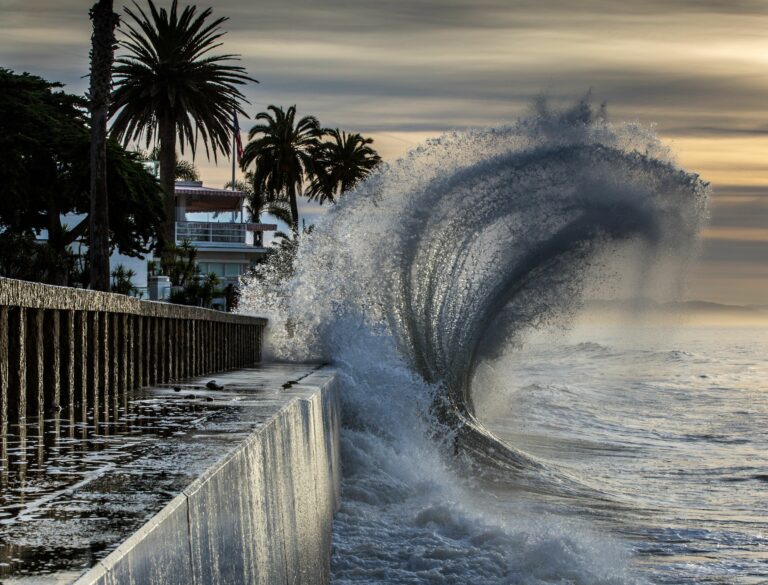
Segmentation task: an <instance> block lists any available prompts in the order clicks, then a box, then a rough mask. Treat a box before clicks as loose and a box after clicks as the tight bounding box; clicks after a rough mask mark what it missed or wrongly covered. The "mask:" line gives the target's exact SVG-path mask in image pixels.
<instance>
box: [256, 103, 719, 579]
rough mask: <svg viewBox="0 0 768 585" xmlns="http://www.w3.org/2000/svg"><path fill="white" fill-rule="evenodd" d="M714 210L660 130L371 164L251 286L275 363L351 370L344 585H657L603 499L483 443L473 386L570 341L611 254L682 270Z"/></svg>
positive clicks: (478, 143) (490, 440)
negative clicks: (484, 374)
mask: <svg viewBox="0 0 768 585" xmlns="http://www.w3.org/2000/svg"><path fill="white" fill-rule="evenodd" d="M706 198H707V186H706V184H704V183H703V182H702V181H700V180H699V178H698V177H697V176H696V175H693V174H689V173H686V172H685V171H683V170H681V169H679V168H678V167H677V166H676V165H675V163H674V161H673V159H672V157H671V155H670V153H669V151H668V149H667V148H666V147H665V146H663V145H662V144H661V143H660V142H659V140H658V139H657V138H656V137H655V135H654V134H653V132H652V131H651V130H649V129H648V128H644V127H641V126H638V125H635V124H620V125H615V124H611V123H609V122H608V121H607V120H606V119H605V116H604V114H603V112H602V111H599V110H597V111H596V110H595V109H593V108H592V107H591V106H590V105H589V104H588V103H587V102H586V101H584V102H580V103H579V104H577V105H576V106H575V107H573V108H571V109H569V110H567V111H563V112H553V111H550V110H548V109H547V107H546V106H545V105H544V104H543V103H541V104H537V105H536V107H534V108H533V109H532V111H531V114H530V115H529V116H528V117H526V118H524V119H521V120H520V121H518V122H517V123H516V124H514V125H511V126H505V127H501V128H492V129H484V130H477V131H470V132H462V133H453V134H448V135H445V136H442V137H440V138H438V139H435V140H432V141H429V142H428V143H426V144H425V145H423V146H422V147H419V148H418V149H416V150H414V151H412V152H411V153H409V155H408V156H406V157H405V158H403V159H402V160H399V161H397V162H396V163H394V164H392V165H391V166H388V167H386V168H383V169H381V170H380V171H379V172H377V173H376V174H375V175H374V176H373V177H371V178H370V179H369V180H368V181H366V182H365V183H364V184H362V185H360V186H359V187H358V188H357V189H356V190H355V191H354V192H353V193H350V194H347V195H345V196H344V197H343V198H342V200H341V202H340V203H339V204H337V205H336V206H335V207H333V208H332V209H331V210H330V211H329V213H328V214H327V215H326V216H325V217H324V218H322V219H321V220H320V222H319V223H318V225H317V227H316V229H315V231H314V232H313V233H312V234H311V235H305V236H303V237H302V242H301V246H300V249H299V253H298V256H297V258H296V265H295V267H296V270H295V275H294V276H293V277H292V278H290V279H288V280H280V279H279V278H277V277H276V274H275V273H274V272H272V271H271V269H270V268H266V269H265V270H264V271H263V275H262V278H256V279H252V280H251V281H250V282H248V283H247V284H246V286H245V287H244V291H243V296H242V299H241V307H242V310H243V311H245V312H249V313H256V314H260V315H264V316H267V317H268V318H269V319H270V329H269V338H268V348H267V350H268V351H269V352H272V354H273V355H274V356H275V357H277V358H280V359H301V360H306V359H322V360H326V361H328V362H331V363H332V364H333V365H334V366H335V367H336V368H337V369H338V371H339V376H340V381H341V389H342V400H343V409H344V410H343V412H344V430H343V433H342V443H343V444H342V447H343V464H344V483H343V490H344V491H343V494H344V497H343V506H342V509H341V511H340V513H339V514H338V517H337V519H336V522H335V529H334V530H335V541H334V542H335V551H334V559H333V568H334V580H335V582H337V583H352V582H361V583H376V582H380V583H525V584H543V583H583V584H593V585H594V584H603V583H604V584H608V583H642V582H645V581H644V577H643V576H642V574H641V573H640V572H638V570H637V568H636V567H635V566H634V565H633V562H632V560H631V559H632V553H633V549H632V546H630V545H629V544H627V543H626V542H625V541H624V540H623V539H621V538H620V537H618V536H615V535H612V534H611V533H610V531H605V530H604V527H603V525H602V524H600V522H602V520H601V518H602V517H603V516H604V510H605V509H606V508H610V507H611V506H612V504H611V500H612V496H611V494H610V493H604V492H603V491H602V490H601V489H600V488H599V487H597V488H596V487H595V486H589V485H584V484H583V483H582V482H580V481H579V479H578V478H577V477H575V476H574V475H573V474H572V473H570V472H568V471H567V470H565V469H561V468H559V467H558V466H556V465H552V464H549V463H547V462H545V461H544V460H542V459H541V458H540V457H538V456H534V455H533V454H531V453H528V452H526V451H525V450H524V449H522V448H519V447H518V446H516V445H514V444H512V443H511V442H510V443H507V442H504V441H502V440H500V439H499V438H498V437H497V436H495V435H494V434H492V433H491V432H489V431H488V430H486V429H485V427H484V426H483V425H482V424H481V422H479V421H478V420H477V418H476V413H475V409H474V406H473V393H474V391H475V390H473V387H472V380H473V379H474V378H475V376H476V372H477V371H478V368H479V367H480V366H481V364H484V363H488V362H489V361H492V360H498V359H499V358H500V357H502V356H504V355H510V352H511V351H513V348H515V347H519V346H520V344H521V343H523V342H524V340H525V337H526V336H527V335H528V334H529V333H530V332H531V331H535V330H537V329H539V328H542V327H545V326H549V325H552V324H567V323H568V321H569V319H570V317H571V316H572V315H573V314H574V313H575V312H576V311H577V310H578V308H579V306H580V303H581V299H582V293H583V292H584V291H585V290H586V289H590V288H593V287H594V286H595V282H594V279H596V278H611V277H612V275H613V271H614V270H615V267H611V266H609V264H610V260H611V258H613V257H617V255H619V256H620V255H621V254H622V253H623V252H624V251H626V250H628V249H631V250H633V251H634V252H633V254H634V256H635V257H637V258H641V259H642V260H641V261H640V262H639V263H638V265H637V266H636V267H634V268H635V269H636V270H638V271H640V272H643V271H649V270H651V268H652V266H653V265H654V264H655V263H656V262H659V261H661V260H663V261H665V262H669V261H670V260H671V261H673V262H680V263H681V264H684V263H685V261H687V259H688V258H690V256H691V255H692V254H694V253H695V250H696V236H697V233H698V230H699V229H700V226H701V223H702V221H703V218H704V213H705V206H706ZM601 275H602V276H601ZM672 288H675V287H672ZM495 383H498V380H497V381H496V382H495ZM502 386H503V384H502ZM485 390H487V388H486V389H485ZM499 395H500V396H503V392H501V391H499ZM485 403H486V404H487V401H486V402H485ZM582 500H583V502H582ZM601 510H603V511H601Z"/></svg>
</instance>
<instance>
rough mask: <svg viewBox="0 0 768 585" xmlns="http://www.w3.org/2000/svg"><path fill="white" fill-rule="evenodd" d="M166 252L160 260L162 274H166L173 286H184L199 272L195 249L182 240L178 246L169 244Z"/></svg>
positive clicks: (187, 241)
mask: <svg viewBox="0 0 768 585" xmlns="http://www.w3.org/2000/svg"><path fill="white" fill-rule="evenodd" d="M167 252H168V254H167V255H166V256H164V257H163V258H162V260H161V264H162V269H163V274H165V275H166V276H168V278H169V279H170V281H171V284H172V285H173V286H186V285H187V284H189V283H191V282H192V281H194V279H195V277H196V276H197V275H198V274H199V272H200V269H199V268H198V267H197V262H196V260H197V249H196V248H195V247H194V246H193V245H192V244H191V243H190V242H189V240H184V241H183V242H182V243H181V244H179V245H178V246H175V245H174V246H169V247H168V249H167Z"/></svg>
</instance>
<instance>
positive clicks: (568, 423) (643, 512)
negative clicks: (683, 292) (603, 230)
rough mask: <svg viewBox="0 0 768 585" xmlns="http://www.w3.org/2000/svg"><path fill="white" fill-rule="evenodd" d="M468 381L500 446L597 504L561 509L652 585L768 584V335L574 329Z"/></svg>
mask: <svg viewBox="0 0 768 585" xmlns="http://www.w3.org/2000/svg"><path fill="white" fill-rule="evenodd" d="M533 337H534V338H532V339H529V340H528V342H527V343H526V344H525V346H524V347H523V348H521V349H520V350H519V351H516V352H510V353H509V354H507V355H505V356H504V357H502V358H499V359H498V360H495V361H494V362H492V363H486V364H484V365H483V366H482V368H481V369H480V370H479V371H478V375H477V378H476V380H475V385H474V387H475V388H476V394H475V405H476V409H477V413H478V417H479V418H480V419H481V420H482V421H483V422H484V423H485V424H486V425H487V427H488V428H489V429H490V430H491V432H493V433H494V435H496V436H497V437H499V438H500V439H501V440H503V441H505V442H507V443H509V444H512V445H515V446H517V447H518V448H520V449H522V450H524V451H525V452H527V453H529V454H532V455H535V456H536V457H537V458H538V459H539V460H540V461H542V462H544V463H545V464H546V465H547V466H550V467H552V468H556V469H558V470H560V471H562V472H566V473H568V474H569V475H570V476H571V477H573V478H576V479H577V480H578V481H579V482H580V483H581V484H583V485H586V486H589V487H590V488H592V489H593V490H595V492H597V493H600V494H602V495H603V496H604V497H605V504H606V505H605V506H601V507H600V508H601V509H600V510H597V509H595V507H593V506H591V505H590V503H589V502H575V503H573V504H571V505H570V507H572V510H573V511H574V512H576V513H577V514H579V515H583V516H586V517H595V516H599V518H596V522H595V523H596V525H598V526H601V527H603V528H604V529H605V530H606V531H607V533H610V534H612V535H615V537H616V538H619V539H620V540H621V541H622V542H623V543H624V544H625V546H627V547H629V549H630V550H631V551H632V561H631V566H632V569H633V571H636V574H637V575H638V576H642V577H643V578H645V579H648V580H649V581H650V582H653V583H670V584H672V583H744V584H746V583H765V582H767V581H768V498H767V497H766V496H767V495H768V433H767V432H766V429H768V363H766V359H765V356H766V355H768V327H766V326H763V327H760V326H756V327H731V328H728V327H714V326H707V327H695V326H683V327H662V326H639V325H637V324H634V325H626V324H625V325H613V326H581V327H577V328H575V329H574V330H573V331H571V332H569V333H568V334H567V335H566V334H554V335H551V334H550V335H539V336H538V338H537V339H536V338H535V337H537V336H533Z"/></svg>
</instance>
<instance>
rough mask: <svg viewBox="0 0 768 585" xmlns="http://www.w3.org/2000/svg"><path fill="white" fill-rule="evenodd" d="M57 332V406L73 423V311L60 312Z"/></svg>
mask: <svg viewBox="0 0 768 585" xmlns="http://www.w3.org/2000/svg"><path fill="white" fill-rule="evenodd" d="M59 331H60V335H59V339H60V341H59V347H60V348H61V362H60V374H59V380H60V382H61V390H60V393H59V404H60V406H61V408H62V409H63V410H64V411H65V413H66V416H67V418H68V419H69V420H70V421H73V419H74V415H75V311H72V310H69V311H61V313H60V315H59Z"/></svg>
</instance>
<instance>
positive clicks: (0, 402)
mask: <svg viewBox="0 0 768 585" xmlns="http://www.w3.org/2000/svg"><path fill="white" fill-rule="evenodd" d="M9 333H10V332H9V330H8V307H0V439H1V440H3V441H5V440H6V438H7V437H8V392H9V391H10V386H11V385H10V379H9V371H8V334H9ZM2 455H3V458H5V450H3V453H2Z"/></svg>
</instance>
